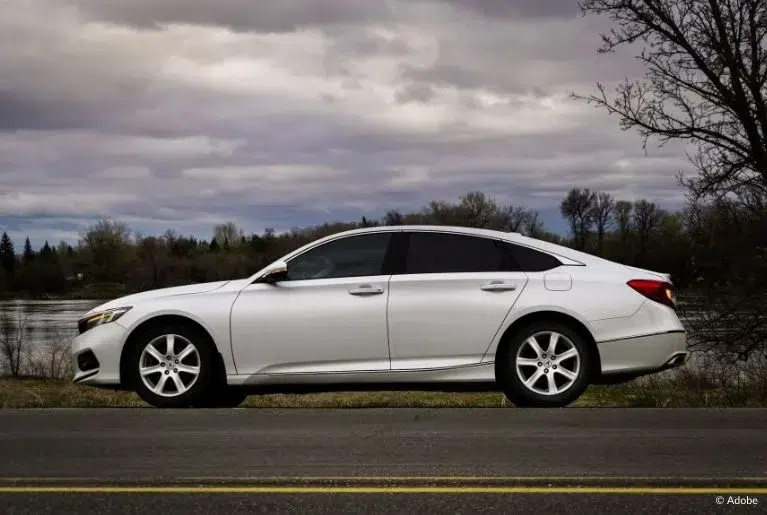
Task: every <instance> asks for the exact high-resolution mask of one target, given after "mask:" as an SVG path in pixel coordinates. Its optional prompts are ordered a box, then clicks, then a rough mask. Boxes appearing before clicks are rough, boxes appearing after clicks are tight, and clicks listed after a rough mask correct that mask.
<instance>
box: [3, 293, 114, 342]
mask: <svg viewBox="0 0 767 515" xmlns="http://www.w3.org/2000/svg"><path fill="white" fill-rule="evenodd" d="M103 302H104V301H102V300H4V301H0V317H2V315H6V316H8V317H9V318H10V320H11V321H12V322H14V324H15V323H17V321H18V320H19V319H24V318H26V327H27V328H29V329H30V331H29V333H28V338H29V341H30V343H31V345H32V346H37V345H41V344H45V343H48V342H50V341H51V340H52V339H60V338H72V337H74V336H76V335H77V319H78V318H80V317H81V316H82V315H83V314H84V313H85V312H87V311H88V310H90V309H91V308H93V307H95V306H98V305H99V304H101V303H103Z"/></svg>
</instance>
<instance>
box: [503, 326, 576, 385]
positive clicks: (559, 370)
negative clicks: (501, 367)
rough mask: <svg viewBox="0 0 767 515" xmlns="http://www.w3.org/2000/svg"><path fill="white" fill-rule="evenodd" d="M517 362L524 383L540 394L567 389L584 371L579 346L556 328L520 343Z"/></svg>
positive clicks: (520, 377) (519, 374)
mask: <svg viewBox="0 0 767 515" xmlns="http://www.w3.org/2000/svg"><path fill="white" fill-rule="evenodd" d="M514 362H515V368H516V371H517V376H518V377H519V379H520V380H521V381H522V384H523V385H524V386H525V387H526V388H527V389H528V390H530V391H532V392H534V393H537V394H539V395H559V394H561V393H563V392H565V391H567V390H568V389H570V388H571V387H572V386H573V384H575V381H576V380H577V378H578V374H579V373H580V370H581V355H580V353H579V352H578V348H577V347H576V346H575V345H574V344H573V342H572V341H570V339H568V338H567V337H566V336H564V335H563V334H561V333H558V332H556V331H542V332H538V333H535V334H533V335H532V336H530V337H529V338H527V339H526V340H525V341H524V342H522V344H521V345H520V346H519V349H518V351H517V355H516V357H515V360H514Z"/></svg>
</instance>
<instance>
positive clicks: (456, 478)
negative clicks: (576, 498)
mask: <svg viewBox="0 0 767 515" xmlns="http://www.w3.org/2000/svg"><path fill="white" fill-rule="evenodd" d="M181 479H183V480H188V481H360V482H361V481H389V482H393V481H456V482H459V481H466V482H469V481H471V482H481V481H627V482H628V481H720V482H725V481H750V482H754V481H764V482H765V484H767V476H718V477H716V476H187V477H183V478H181ZM32 480H33V479H32Z"/></svg>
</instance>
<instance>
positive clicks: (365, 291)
mask: <svg viewBox="0 0 767 515" xmlns="http://www.w3.org/2000/svg"><path fill="white" fill-rule="evenodd" d="M346 291H347V292H348V293H349V295H380V294H381V293H383V288H373V287H372V286H370V285H369V284H363V285H362V286H360V287H358V288H352V289H351V290H346Z"/></svg>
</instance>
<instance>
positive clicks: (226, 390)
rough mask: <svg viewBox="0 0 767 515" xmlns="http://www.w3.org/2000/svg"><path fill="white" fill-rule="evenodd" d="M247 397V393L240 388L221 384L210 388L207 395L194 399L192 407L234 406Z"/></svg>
mask: <svg viewBox="0 0 767 515" xmlns="http://www.w3.org/2000/svg"><path fill="white" fill-rule="evenodd" d="M247 398H248V393H247V392H246V391H244V390H243V389H241V388H234V387H231V386H223V387H219V388H216V389H211V390H210V391H209V392H208V394H207V395H205V396H204V397H202V398H201V399H200V400H198V401H196V402H195V403H194V404H193V405H192V407H194V408H236V407H237V406H239V405H240V404H242V402H243V401H244V400H245V399H247Z"/></svg>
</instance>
